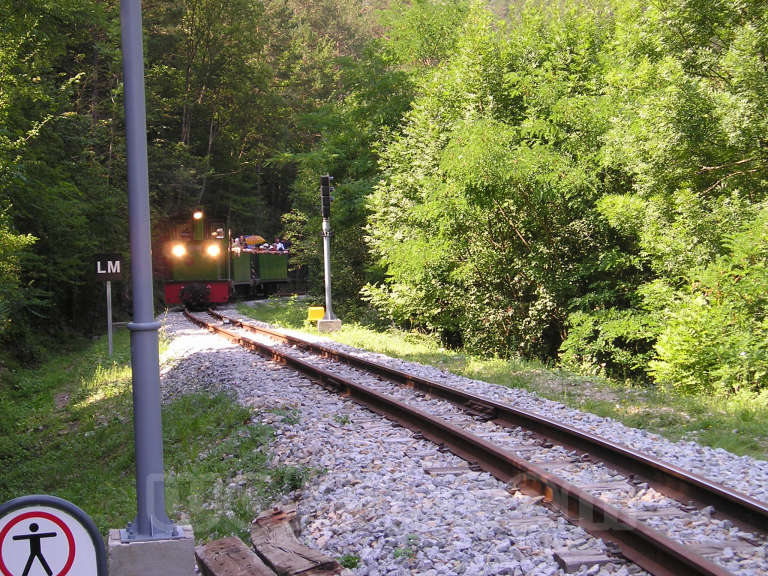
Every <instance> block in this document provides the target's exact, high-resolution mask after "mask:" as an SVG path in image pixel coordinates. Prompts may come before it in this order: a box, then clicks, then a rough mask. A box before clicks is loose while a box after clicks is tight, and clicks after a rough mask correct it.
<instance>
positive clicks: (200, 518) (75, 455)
mask: <svg viewBox="0 0 768 576" xmlns="http://www.w3.org/2000/svg"><path fill="white" fill-rule="evenodd" d="M128 348H129V343H128V335H127V334H126V332H125V331H119V332H118V333H117V335H116V340H115V354H114V356H113V357H112V358H109V356H108V355H107V347H106V342H105V339H101V340H99V341H97V342H94V343H86V342H81V343H80V345H79V346H77V349H75V350H72V351H70V352H66V353H61V354H59V355H56V356H55V357H53V358H51V359H50V360H48V361H46V362H45V363H44V364H43V365H42V366H41V367H39V368H36V369H20V370H18V371H16V372H15V373H13V374H12V375H11V376H10V377H9V379H8V380H7V384H6V385H5V386H4V387H3V388H2V389H0V461H2V463H3V473H2V475H0V501H3V502H5V501H7V500H10V499H11V498H15V497H17V496H20V495H24V494H35V493H45V494H53V495H56V496H60V497H62V498H65V499H67V500H70V501H72V502H74V503H76V504H77V505H78V506H80V507H81V508H82V509H83V510H85V511H86V512H87V513H88V514H89V515H90V516H91V517H92V518H93V519H94V521H95V522H96V525H97V526H98V527H99V529H100V531H101V533H102V535H104V536H105V537H106V534H107V530H108V529H110V528H124V527H125V524H126V523H127V522H129V521H131V520H132V519H133V517H134V516H135V514H136V502H135V495H136V490H135V476H134V475H135V468H134V453H133V413H132V410H133V407H132V397H131V366H130V352H129V349H128ZM272 434H273V433H272V429H271V428H269V427H268V426H264V425H262V424H259V422H258V415H254V414H253V413H252V412H251V411H250V410H249V409H246V408H244V407H242V406H240V405H239V404H237V403H236V402H235V401H234V400H233V399H231V398H228V397H226V396H224V395H210V394H206V393H196V394H189V395H184V396H180V397H178V398H176V399H175V400H172V401H171V402H169V403H167V404H166V405H164V406H163V435H164V438H163V441H164V448H165V456H164V460H165V471H166V504H167V509H168V513H169V515H170V516H171V518H172V519H173V520H174V521H175V522H177V523H182V524H183V523H189V524H192V525H193V526H194V529H195V536H196V538H197V539H198V540H200V541H205V540H207V539H210V538H215V537H221V536H228V535H231V534H237V535H238V536H240V537H241V538H244V539H246V540H247V538H248V535H249V526H250V523H251V520H253V518H254V517H255V516H256V515H257V514H258V513H259V512H260V511H261V510H262V509H263V508H266V507H268V506H269V505H270V504H271V503H272V502H273V501H274V500H275V499H276V498H278V497H279V495H280V494H283V493H286V492H289V491H291V490H295V489H297V488H299V487H300V486H301V485H302V484H303V482H304V480H305V478H307V477H308V474H310V471H308V470H304V469H299V468H294V467H281V466H274V467H270V466H269V465H268V464H267V458H268V450H267V444H268V443H269V441H270V439H271V438H272Z"/></svg>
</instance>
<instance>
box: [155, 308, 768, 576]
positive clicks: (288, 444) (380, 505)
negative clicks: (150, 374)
mask: <svg viewBox="0 0 768 576" xmlns="http://www.w3.org/2000/svg"><path fill="white" fill-rule="evenodd" d="M227 313H228V314H231V315H235V314H234V313H233V312H232V311H228V312H227ZM165 332H166V335H167V336H168V337H169V339H170V342H169V346H168V348H167V350H166V352H165V354H164V355H163V367H162V386H163V398H164V399H165V400H169V399H171V398H173V397H176V396H178V395H180V394H184V393H188V392H191V391H208V392H218V391H224V392H227V393H229V394H234V395H236V397H237V398H238V400H239V401H240V402H242V403H243V404H244V405H247V406H250V407H251V408H253V409H254V411H255V412H257V416H258V417H257V419H258V420H260V421H262V422H264V423H266V424H270V425H271V426H272V427H273V428H274V429H275V440H274V442H273V444H272V445H271V447H270V449H271V452H272V454H273V458H274V459H275V461H279V462H280V463H281V464H283V465H293V466H301V467H305V468H308V469H311V470H313V471H315V474H313V475H312V479H311V480H310V481H309V482H308V484H307V485H306V486H305V487H304V489H303V490H302V491H301V494H300V496H301V499H300V500H299V516H300V519H301V527H302V534H301V535H302V538H303V539H305V540H306V542H307V543H308V544H309V545H310V546H314V547H317V548H319V549H322V550H323V551H325V552H326V553H327V554H329V555H332V556H335V557H342V556H344V555H349V556H353V557H356V558H358V559H359V566H358V567H357V568H355V569H354V570H353V571H354V573H355V574H360V575H365V574H367V575H371V576H374V575H383V574H425V575H448V574H469V575H493V574H510V575H516V574H520V575H522V574H535V575H546V574H561V573H564V572H563V571H562V569H561V568H560V566H559V565H558V564H557V562H556V560H555V558H554V556H553V553H554V552H555V551H557V550H560V549H570V550H574V549H576V550H589V551H603V550H604V548H605V547H604V545H603V543H602V542H601V541H599V540H597V539H594V538H592V537H591V536H590V535H588V534H586V533H585V532H584V531H583V530H581V529H580V528H577V527H574V526H572V525H570V524H568V523H567V522H566V521H565V520H564V519H563V518H561V517H559V516H557V515H556V514H553V513H551V512H549V511H548V510H547V509H545V508H543V507H541V506H539V505H538V504H537V502H536V500H537V499H535V498H530V497H527V496H524V495H521V494H519V493H516V494H510V493H509V492H508V491H507V490H506V489H505V488H506V486H505V484H503V483H501V482H499V481H497V480H495V479H494V478H493V477H491V476H490V475H488V474H486V473H483V472H475V471H472V470H470V469H468V468H466V463H465V462H464V461H462V460H460V459H459V458H457V457H455V456H453V455H452V454H450V453H445V452H441V451H440V450H439V449H438V447H437V446H435V445H434V444H432V443H430V442H426V441H424V440H420V439H417V438H414V437H413V435H412V433H411V432H410V431H408V430H405V429H403V428H401V427H398V426H396V425H393V424H390V423H389V422H387V421H385V420H383V419H381V418H379V417H378V416H376V415H374V414H372V413H371V412H369V411H367V410H365V409H363V408H360V407H358V406H357V405H355V404H353V403H352V402H349V401H347V400H345V399H343V398H340V397H338V396H335V395H332V394H330V393H327V392H325V391H324V390H322V389H320V388H319V387H317V386H315V385H314V384H312V383H311V382H309V381H308V380H307V379H306V378H304V377H302V376H299V375H297V374H296V373H295V372H293V371H292V370H290V369H287V368H284V367H281V366H277V365H275V364H273V363H270V362H267V361H265V360H263V359H262V358H260V357H258V356H256V355H254V354H252V353H249V352H247V351H245V350H243V349H241V348H239V347H237V346H235V345H234V344H232V343H230V342H228V341H226V340H224V339H223V338H220V337H217V336H214V335H211V334H209V333H208V332H206V331H204V330H201V329H198V328H196V327H194V326H193V325H192V324H191V323H190V322H188V321H187V320H186V319H185V318H184V317H183V316H182V315H181V314H179V313H169V314H168V315H167V317H166V318H165ZM302 337H306V336H305V335H302ZM327 345H329V346H333V347H337V348H340V349H344V350H345V351H353V350H351V349H350V348H349V347H346V346H342V345H338V344H335V343H332V342H327ZM354 352H355V353H357V354H359V355H361V356H364V357H367V358H372V359H375V360H377V361H378V362H383V363H387V364H389V365H391V366H393V367H400V368H407V369H408V370H410V371H416V372H417V373H419V374H420V375H422V376H425V377H428V378H432V379H436V380H439V381H441V382H443V383H446V384H448V385H452V386H457V387H461V388H463V389H471V390H472V391H473V392H474V393H477V394H481V395H485V396H489V397H492V398H493V399H495V400H498V401H502V402H506V403H509V404H512V405H515V406H518V407H521V408H526V409H530V410H534V411H537V412H540V413H544V414H547V415H548V416H550V417H554V418H557V419H559V420H562V421H564V422H567V423H569V424H572V425H574V426H576V427H579V428H582V429H585V430H588V431H590V432H593V433H595V434H600V435H606V436H608V437H610V438H612V439H614V440H618V441H620V442H622V443H624V444H626V445H628V446H631V447H633V448H635V449H638V450H641V451H644V452H648V453H650V454H654V455H656V456H658V457H659V458H661V459H663V460H666V461H667V462H670V463H672V464H675V465H677V466H680V467H682V468H686V469H688V470H691V471H694V472H697V473H699V474H702V475H705V476H707V477H710V478H713V479H715V480H716V481H718V482H721V483H723V484H726V485H728V486H731V487H733V488H735V489H737V490H740V491H742V492H744V493H747V494H750V495H751V496H753V497H755V498H758V499H761V500H764V501H765V500H768V463H766V462H762V461H756V460H754V459H751V458H747V457H739V456H735V455H733V454H730V453H728V452H725V451H723V450H719V449H711V448H707V447H702V446H699V445H697V444H695V443H693V442H678V443H674V442H669V441H667V440H665V439H663V438H661V437H659V436H658V435H655V434H651V433H648V432H645V431H642V430H636V429H631V428H627V427H626V426H623V425H622V424H620V423H618V422H615V421H613V420H610V419H606V418H601V417H598V416H595V415H591V414H587V413H583V412H580V411H577V410H573V409H570V408H567V407H565V406H563V405H561V404H559V403H557V402H552V401H549V400H545V399H542V398H539V397H537V396H536V395H534V394H531V393H528V392H526V391H522V390H517V389H508V388H504V387H501V386H497V385H494V384H488V383H484V382H478V381H474V380H469V379H466V378H462V377H458V376H455V375H451V374H446V373H443V372H441V371H439V370H437V369H435V368H432V367H428V366H420V365H417V364H411V363H405V362H402V361H399V360H396V359H391V358H387V357H384V356H381V355H378V354H373V353H369V352H365V351H359V350H357V351H354ZM286 414H288V415H289V416H290V417H287V416H286ZM435 469H453V472H447V473H435V472H434V471H435ZM293 496H298V495H293ZM693 529H695V527H694V528H693ZM756 551H757V553H758V554H760V555H761V557H760V558H746V559H744V558H735V559H734V562H735V564H734V566H730V565H729V569H731V570H734V571H735V573H739V574H745V575H747V574H759V573H760V572H758V571H757V570H758V568H757V567H758V566H760V565H762V564H763V563H764V562H765V557H766V547H765V545H763V546H762V547H759V548H757V549H756ZM575 573H577V574H606V575H607V574H637V573H643V572H642V571H641V570H640V569H638V568H637V567H636V566H634V565H632V564H629V563H627V562H624V561H621V560H617V561H616V562H612V563H609V564H605V565H595V566H592V567H589V568H586V567H585V568H582V569H581V570H580V571H577V572H575Z"/></svg>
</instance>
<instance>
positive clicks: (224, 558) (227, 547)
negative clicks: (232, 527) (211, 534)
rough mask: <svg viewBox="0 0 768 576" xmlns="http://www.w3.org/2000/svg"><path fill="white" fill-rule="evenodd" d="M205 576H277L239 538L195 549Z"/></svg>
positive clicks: (223, 540)
mask: <svg viewBox="0 0 768 576" xmlns="http://www.w3.org/2000/svg"><path fill="white" fill-rule="evenodd" d="M195 556H197V565H198V566H199V568H200V573H201V574H203V576H275V572H274V571H273V570H272V569H271V568H270V567H269V566H267V565H266V564H264V562H263V561H262V560H261V558H259V557H258V556H257V555H256V554H254V552H253V550H251V549H250V548H248V546H246V545H245V543H243V541H242V540H240V539H239V538H234V537H230V538H222V539H220V540H214V541H213V542H209V543H208V544H206V545H205V546H198V547H196V548H195Z"/></svg>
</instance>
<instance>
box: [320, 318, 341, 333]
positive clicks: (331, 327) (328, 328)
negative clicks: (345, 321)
mask: <svg viewBox="0 0 768 576" xmlns="http://www.w3.org/2000/svg"><path fill="white" fill-rule="evenodd" d="M336 330H341V320H340V319H338V318H333V319H331V320H329V319H326V318H323V319H322V320H318V321H317V331H318V332H335V331H336Z"/></svg>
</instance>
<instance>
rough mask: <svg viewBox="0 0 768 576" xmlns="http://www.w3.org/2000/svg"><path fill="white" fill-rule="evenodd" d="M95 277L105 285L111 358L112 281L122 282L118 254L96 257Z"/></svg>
mask: <svg viewBox="0 0 768 576" xmlns="http://www.w3.org/2000/svg"><path fill="white" fill-rule="evenodd" d="M95 264H96V277H97V278H98V279H99V280H103V281H106V283H107V340H108V341H109V355H110V356H112V280H122V279H123V273H122V263H121V262H120V255H119V254H97V255H96V263H95Z"/></svg>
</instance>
